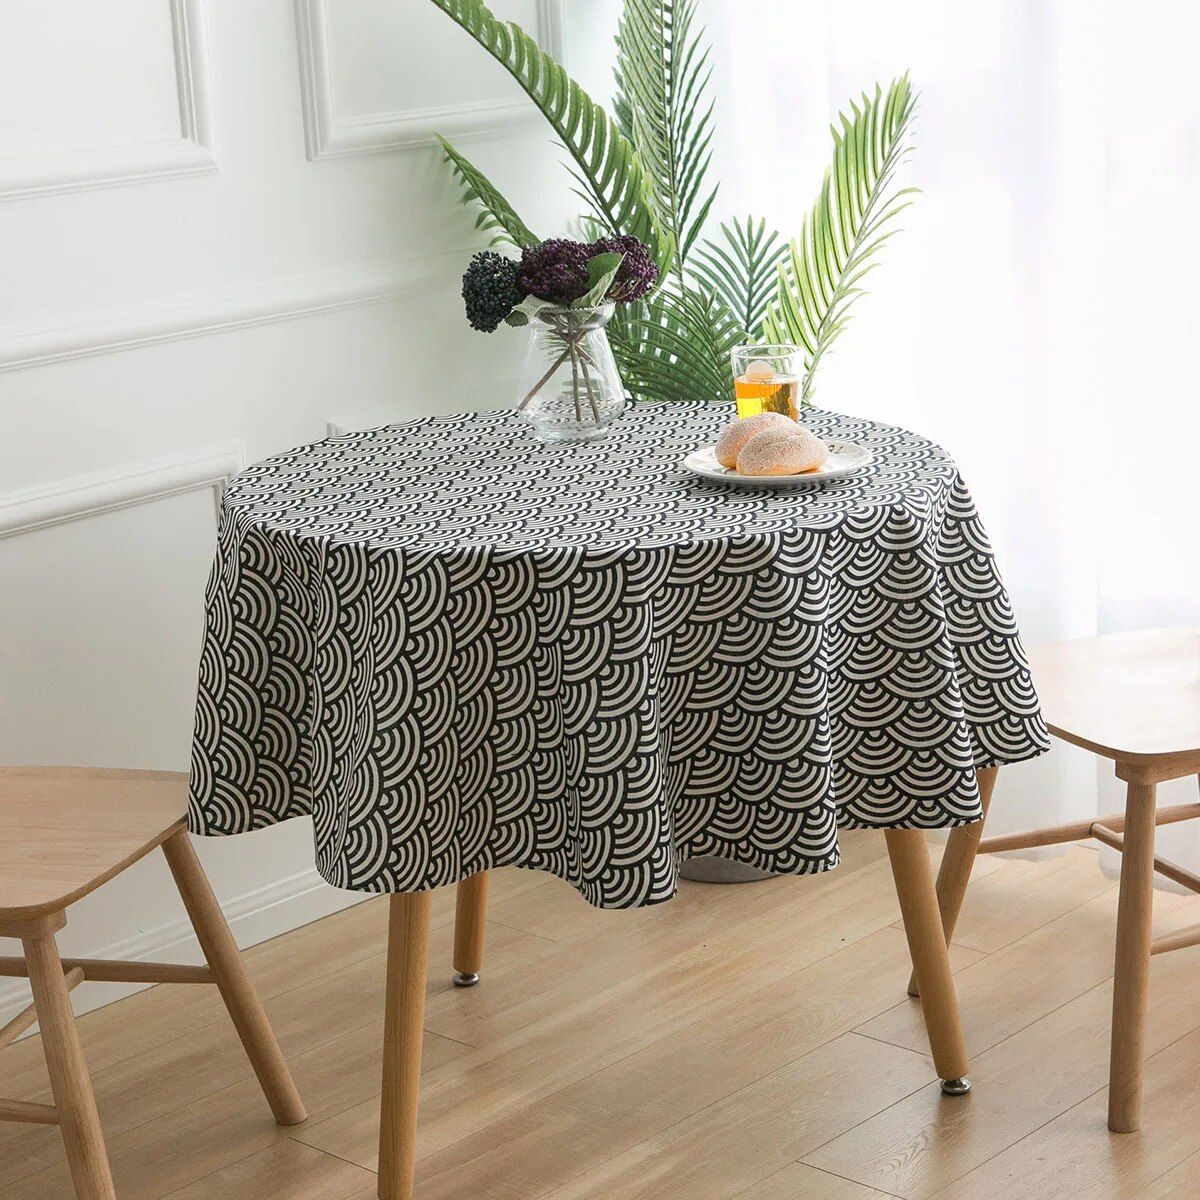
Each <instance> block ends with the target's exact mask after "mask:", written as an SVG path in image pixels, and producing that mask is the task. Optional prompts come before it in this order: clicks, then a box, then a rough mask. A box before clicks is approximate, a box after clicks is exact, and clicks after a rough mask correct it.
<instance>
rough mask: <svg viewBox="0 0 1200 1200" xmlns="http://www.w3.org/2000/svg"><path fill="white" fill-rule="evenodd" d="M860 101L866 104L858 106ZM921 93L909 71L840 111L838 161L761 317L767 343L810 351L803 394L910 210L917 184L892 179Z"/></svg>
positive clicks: (783, 264) (808, 393)
mask: <svg viewBox="0 0 1200 1200" xmlns="http://www.w3.org/2000/svg"><path fill="white" fill-rule="evenodd" d="M860 104H861V107H860ZM915 108H916V93H915V92H914V91H913V90H912V84H911V82H910V80H909V77H908V75H907V74H905V75H902V76H901V77H900V78H899V79H896V80H893V82H892V84H891V86H890V87H889V88H888V90H887V91H886V92H884V91H883V89H882V88H881V87H880V86H879V85H878V84H877V85H876V87H875V94H874V95H873V96H868V95H867V94H866V93H863V95H862V97H861V100H860V102H859V104H855V103H853V102H852V103H851V105H850V115H849V116H847V115H846V114H845V113H842V114H841V115H840V117H839V121H840V126H835V127H834V129H833V163H832V164H831V166H830V167H829V169H828V170H827V171H826V172H825V178H824V180H823V181H822V184H821V190H820V192H819V193H818V195H817V199H816V202H815V203H814V205H813V207H812V209H811V210H810V212H809V213H808V215H807V216H806V217H805V219H804V223H803V225H802V226H801V229H800V234H799V236H798V237H797V238H796V239H795V240H794V241H793V242H792V243H791V245H790V247H789V249H788V253H787V256H786V258H785V259H784V260H783V261H782V262H780V263H779V264H778V265H777V267H776V275H777V280H778V282H777V288H776V294H775V299H774V301H773V302H772V303H771V304H770V305H769V307H768V310H767V314H766V317H765V319H764V320H763V337H764V339H766V340H768V341H779V342H795V343H798V344H799V345H802V346H803V347H804V348H805V350H806V351H807V363H806V367H805V375H804V387H803V393H802V394H803V398H804V399H805V400H807V399H809V398H810V397H811V395H812V390H813V377H814V375H815V374H816V371H817V368H818V367H819V366H820V364H821V359H822V358H823V357H824V356H825V355H826V354H827V353H828V352H829V350H830V347H831V346H832V345H833V343H834V342H835V341H836V340H837V337H838V335H839V334H840V333H841V332H842V331H843V330H844V329H845V328H846V325H847V323H848V322H849V320H850V315H849V310H850V307H851V305H852V304H853V302H854V300H855V299H856V298H857V297H858V296H860V295H862V294H863V290H862V288H860V287H858V286H857V284H858V283H859V281H861V280H862V278H863V277H864V276H865V275H866V274H867V273H868V272H869V271H870V270H872V268H873V267H874V266H875V265H876V263H875V261H874V259H875V257H876V256H877V255H878V253H879V251H880V249H881V248H882V247H883V245H884V243H885V242H886V241H887V240H888V239H889V238H890V237H891V236H892V235H893V234H894V233H895V232H896V230H895V229H894V228H892V225H893V222H894V221H895V219H896V217H897V216H898V215H899V214H900V213H901V212H902V211H903V210H904V209H905V208H907V207H908V204H909V201H907V200H905V199H904V198H905V197H906V196H909V195H911V194H912V193H913V192H914V191H915V190H916V189H915V188H903V189H899V190H896V189H895V188H894V181H895V176H896V171H897V169H898V167H899V165H900V163H901V162H902V161H903V160H904V158H905V157H906V156H907V154H908V152H909V149H910V143H909V134H910V132H911V129H912V121H913V113H914V111H915Z"/></svg>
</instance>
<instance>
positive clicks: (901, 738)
mask: <svg viewBox="0 0 1200 1200" xmlns="http://www.w3.org/2000/svg"><path fill="white" fill-rule="evenodd" d="M729 415H730V414H729V412H728V411H727V410H726V409H725V408H723V407H718V406H713V405H705V404H676V405H644V406H638V407H636V408H635V409H633V410H632V411H631V412H630V413H629V414H628V415H627V416H626V417H625V418H624V419H623V420H622V421H621V423H620V424H619V425H618V426H617V427H616V428H615V429H614V430H613V431H612V433H611V434H610V435H609V436H608V438H607V439H606V440H604V441H601V442H595V443H589V444H586V445H580V446H567V447H564V446H561V445H559V446H547V445H543V444H541V443H539V442H537V441H536V440H535V439H534V438H533V436H532V434H531V433H530V432H529V431H528V429H527V427H526V426H525V425H524V423H523V422H522V420H521V419H520V418H519V417H518V416H516V415H515V414H513V413H510V412H493V413H484V414H466V415H453V416H439V417H430V418H425V419H422V420H417V421H411V422H406V423H404V424H400V425H393V426H387V427H385V428H382V429H377V430H370V431H367V432H364V433H353V434H347V435H344V436H340V437H334V438H329V439H327V440H326V441H323V442H319V443H315V444H313V445H310V446H306V447H302V448H300V449H298V450H294V451H290V452H288V453H286V454H282V455H278V456H275V457H273V458H269V459H267V460H265V461H263V462H260V463H258V464H256V465H255V466H252V467H250V468H249V469H248V470H246V471H244V472H243V473H242V474H240V475H239V476H237V477H236V478H235V479H234V480H233V481H232V482H231V483H230V485H229V487H228V489H227V490H226V492H225V495H224V497H223V501H222V509H221V521H220V532H219V545H218V550H217V556H216V562H215V565H214V568H213V572H212V576H211V579H210V583H209V588H208V593H207V616H206V629H205V640H204V649H203V655H202V660H201V668H200V688H199V697H198V702H197V714H196V733H195V740H194V749H193V756H192V789H191V813H190V824H191V828H192V830H193V831H194V832H196V833H204V834H233V833H240V832H243V831H246V830H250V829H255V828H259V827H262V826H265V825H270V824H273V823H275V822H278V821H281V820H285V819H288V818H291V817H295V816H302V815H305V816H307V815H311V817H312V819H313V830H314V839H315V858H316V864H317V867H318V869H319V871H320V872H321V874H322V876H323V877H324V878H325V879H326V880H327V881H328V882H330V883H332V884H334V885H336V886H338V887H343V888H351V889H355V890H359V891H365V892H387V893H391V894H392V896H393V902H392V904H393V907H392V937H391V939H390V945H391V954H390V959H389V981H390V986H389V1003H388V1012H389V1021H388V1031H389V1032H388V1044H387V1046H386V1047H385V1059H386V1063H385V1071H384V1081H385V1085H384V1108H385V1121H384V1136H383V1138H382V1147H381V1192H380V1194H381V1195H384V1196H387V1197H389V1198H391V1197H396V1196H406V1195H408V1194H409V1193H410V1191H411V1172H412V1140H413V1133H414V1129H415V1114H416V1069H417V1066H418V1063H417V1062H416V1061H414V1058H413V1056H414V1055H418V1054H419V1046H420V1037H419V1033H420V1027H421V1020H422V997H423V980H424V972H425V962H424V957H425V956H424V945H425V929H426V927H427V922H428V897H429V890H430V889H432V888H435V887H438V886H441V885H445V884H450V883H459V885H460V891H459V925H458V937H457V938H456V963H455V965H456V968H457V969H458V971H459V976H458V981H459V982H461V983H471V982H474V981H475V979H477V978H478V966H479V961H478V960H479V957H480V947H481V932H482V920H483V907H484V891H485V886H486V878H487V877H486V872H487V871H488V870H489V869H490V868H493V867H499V866H505V865H517V866H522V867H532V868H537V869H540V870H544V871H549V872H552V873H553V874H555V875H558V876H560V877H561V878H563V879H565V880H567V881H569V882H570V883H571V884H572V885H573V886H574V887H575V888H577V889H578V890H579V892H580V893H581V894H582V895H583V896H584V898H585V899H586V900H588V901H589V902H590V903H592V904H594V905H597V906H600V907H612V908H618V907H630V906H636V905H645V904H653V903H656V902H660V901H663V900H667V899H669V898H670V897H671V896H672V895H673V894H674V892H675V890H676V887H677V882H678V866H679V863H680V861H682V860H684V859H687V858H690V857H693V856H695V855H701V854H707V855H717V856H720V857H723V858H728V859H732V860H735V861H738V862H741V863H745V864H748V865H751V866H755V867H760V868H763V869H767V870H770V871H773V872H777V873H791V874H806V873H810V872H816V871H824V870H827V869H829V868H831V867H834V866H836V865H837V861H838V829H839V828H862V827H871V828H881V829H885V830H887V831H888V835H887V836H888V847H889V851H890V852H891V857H892V863H893V868H894V870H895V872H896V877H897V885H898V889H899V891H900V899H901V908H902V911H903V915H904V918H905V923H906V928H907V931H908V934H909V941H910V946H911V947H912V949H913V953H914V959H915V965H916V967H917V973H918V980H919V982H920V985H921V989H922V993H923V995H924V997H925V1012H926V1018H927V1022H928V1024H929V1027H930V1035H931V1042H932V1045H933V1050H934V1056H935V1060H937V1066H938V1073H939V1075H941V1076H942V1078H943V1079H946V1080H950V1081H956V1080H958V1079H959V1078H960V1077H962V1076H965V1073H966V1057H965V1051H964V1050H963V1048H962V1038H961V1033H960V1031H959V1028H958V1016H957V1007H956V1004H955V1001H954V992H953V984H952V982H951V979H950V974H949V966H948V962H947V959H946V948H945V941H944V939H943V937H942V933H941V926H940V922H939V919H938V910H937V904H936V899H935V897H934V893H933V888H932V881H931V879H930V877H929V867H928V858H927V855H926V851H925V847H924V842H923V835H922V833H921V831H922V830H925V829H931V828H945V827H951V826H958V825H963V824H968V823H971V822H977V821H978V820H979V817H980V815H981V812H982V801H981V794H980V781H981V780H982V781H983V782H984V784H985V791H990V785H991V782H992V780H993V779H994V773H995V769H996V768H997V767H998V766H999V765H1001V764H1003V763H1009V762H1015V761H1018V760H1020V759H1025V758H1029V757H1032V756H1034V755H1036V754H1040V753H1042V752H1043V751H1045V750H1046V749H1048V746H1049V741H1048V737H1047V733H1046V730H1045V727H1044V725H1043V723H1042V720H1041V716H1040V713H1039V710H1038V704H1037V697H1036V695H1035V693H1034V690H1033V686H1032V683H1031V680H1030V675H1029V670H1028V665H1027V663H1026V659H1025V655H1024V651H1023V650H1022V647H1021V644H1020V639H1019V636H1018V633H1017V629H1016V625H1015V622H1014V619H1013V614H1012V610H1011V607H1010V605H1009V601H1008V597H1007V595H1006V593H1005V590H1004V586H1003V583H1002V582H1001V580H1000V577H999V575H998V573H997V570H996V565H995V562H994V560H993V557H992V554H991V550H990V548H989V545H988V542H987V537H986V535H985V533H984V531H983V528H982V526H981V525H980V522H979V519H978V516H977V514H976V512H975V509H974V506H973V504H972V501H971V498H970V495H969V493H968V491H967V489H966V487H965V485H964V484H963V481H962V479H961V478H960V476H959V473H958V470H957V468H956V467H955V465H954V463H953V461H952V460H951V459H950V458H949V456H948V455H947V454H946V453H945V452H944V451H943V450H942V449H940V448H939V447H938V446H936V445H934V444H932V443H931V442H929V441H928V440H926V439H924V438H921V437H918V436H916V435H914V434H912V433H908V432H906V431H904V430H901V429H897V428H895V427H892V426H886V425H880V424H876V423H873V422H868V421H862V420H857V419H852V418H848V417H844V416H839V415H836V414H833V413H828V412H822V411H819V410H808V411H807V412H806V413H805V423H806V424H808V425H809V426H810V427H811V428H813V429H814V430H815V431H816V432H817V433H819V434H821V435H823V436H827V437H834V438H837V439H840V440H843V441H852V442H859V443H863V444H866V445H867V446H869V447H870V448H871V449H872V450H873V452H874V455H875V459H874V462H873V463H872V464H871V465H870V466H869V467H867V468H865V469H864V470H863V471H862V472H861V473H859V474H858V475H855V476H852V477H848V478H846V479H842V480H837V481H833V482H831V483H829V484H827V485H825V486H822V487H819V488H805V489H797V490H781V491H766V490H761V491H760V490H746V489H741V488H736V487H733V486H732V485H727V484H717V483H711V482H708V481H702V480H699V479H696V478H694V477H692V476H690V475H689V474H687V473H686V472H685V471H684V469H683V467H682V465H681V464H682V459H683V457H684V455H685V454H686V453H687V452H688V451H690V450H691V449H693V448H695V447H696V446H697V445H698V444H703V443H711V442H712V441H715V439H716V435H717V433H718V432H719V430H720V428H721V427H722V426H723V425H724V423H725V422H726V421H727V420H728V419H729ZM961 1086H962V1085H958V1084H952V1087H959V1088H961Z"/></svg>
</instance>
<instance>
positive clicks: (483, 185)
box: [438, 137, 541, 246]
mask: <svg viewBox="0 0 1200 1200" xmlns="http://www.w3.org/2000/svg"><path fill="white" fill-rule="evenodd" d="M438 141H439V142H441V144H442V150H443V151H445V155H446V161H447V162H448V163H449V164H450V166H451V169H452V170H453V171H454V174H455V176H456V177H457V178H458V181H459V183H460V184H461V186H462V192H463V203H464V204H471V203H474V204H478V205H479V214H478V216H476V218H475V228H476V229H478V230H480V231H482V232H483V233H489V234H492V235H493V236H492V240H491V242H490V243H489V245H492V246H494V245H496V244H497V243H498V242H509V243H511V244H512V245H514V246H536V245H537V244H538V242H539V241H540V240H541V239H540V238H539V237H538V236H537V235H536V234H535V233H533V232H532V230H530V228H529V226H528V225H526V224H525V222H524V221H522V220H521V218H520V217H519V216H517V211H516V209H515V208H513V206H512V205H511V204H509V202H508V201H507V200H505V198H504V197H503V196H502V195H501V194H500V193H499V191H498V190H497V189H496V187H495V186H494V185H493V184H492V182H491V181H490V180H489V179H488V177H487V176H486V175H484V174H483V172H482V171H480V170H479V168H478V167H476V166H474V164H472V163H471V162H470V160H469V159H466V158H464V157H463V156H462V155H461V154H459V152H458V151H457V150H455V148H454V147H453V146H452V145H450V143H449V142H448V141H446V139H445V138H444V137H439V138H438Z"/></svg>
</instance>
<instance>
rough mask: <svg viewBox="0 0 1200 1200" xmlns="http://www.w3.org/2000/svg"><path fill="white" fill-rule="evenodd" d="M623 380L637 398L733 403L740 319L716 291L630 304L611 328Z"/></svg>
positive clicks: (689, 290)
mask: <svg viewBox="0 0 1200 1200" xmlns="http://www.w3.org/2000/svg"><path fill="white" fill-rule="evenodd" d="M608 332H609V341H610V342H611V343H612V347H613V352H614V354H615V355H616V359H617V365H618V366H619V368H620V370H621V378H622V379H623V380H624V381H625V386H626V387H627V388H628V389H629V393H630V395H631V396H632V397H633V398H634V399H635V400H650V401H662V402H669V401H673V400H674V401H678V400H681V399H689V400H705V401H712V402H718V401H728V402H732V400H733V381H732V375H731V372H730V369H729V354H730V351H731V350H732V349H733V347H734V346H735V345H737V343H738V342H739V341H740V339H741V330H740V327H739V324H738V321H737V318H736V317H735V316H734V315H733V313H731V312H730V311H729V309H728V308H727V307H726V306H725V305H724V303H722V301H721V300H720V299H718V298H717V297H716V296H715V295H713V294H712V293H711V292H709V291H706V290H705V289H703V288H693V287H688V286H682V287H681V288H680V289H679V290H677V291H673V292H670V293H668V292H667V291H665V290H663V291H659V292H656V293H655V295H654V296H652V297H651V298H650V299H648V300H646V301H644V302H642V303H640V304H637V305H628V306H626V311H624V312H620V313H618V316H617V317H616V318H615V319H614V320H613V322H612V323H610V325H609V327H608Z"/></svg>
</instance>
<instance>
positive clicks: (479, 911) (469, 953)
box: [454, 871, 488, 987]
mask: <svg viewBox="0 0 1200 1200" xmlns="http://www.w3.org/2000/svg"><path fill="white" fill-rule="evenodd" d="M487 890H488V873H487V872H486V871H480V872H479V873H478V874H476V875H471V876H469V877H468V878H466V879H464V880H462V882H461V883H459V885H458V895H457V897H456V899H455V907H454V985H455V987H474V986H475V985H476V984H477V983H478V982H479V971H480V968H481V967H482V966H483V924H484V921H485V920H486V919H487Z"/></svg>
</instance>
